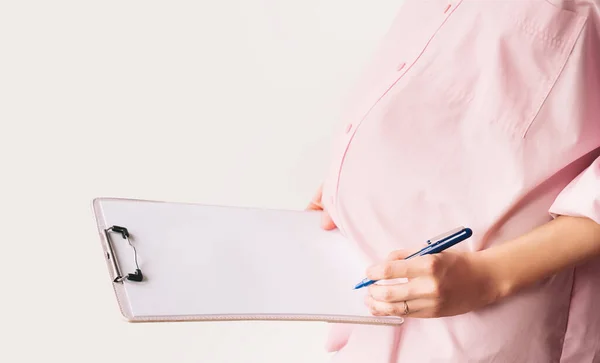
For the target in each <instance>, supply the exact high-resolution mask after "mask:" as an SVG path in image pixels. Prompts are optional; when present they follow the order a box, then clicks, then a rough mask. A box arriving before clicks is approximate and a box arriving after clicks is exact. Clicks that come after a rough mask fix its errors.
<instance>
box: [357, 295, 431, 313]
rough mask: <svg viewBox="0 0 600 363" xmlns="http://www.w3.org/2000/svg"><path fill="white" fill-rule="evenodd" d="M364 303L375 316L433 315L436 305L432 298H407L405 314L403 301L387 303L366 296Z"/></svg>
mask: <svg viewBox="0 0 600 363" xmlns="http://www.w3.org/2000/svg"><path fill="white" fill-rule="evenodd" d="M365 303H366V305H367V307H368V308H369V311H370V312H371V314H373V315H375V316H402V317H406V316H411V317H419V316H430V315H431V316H433V315H434V314H433V311H435V307H436V301H435V300H433V299H416V300H407V301H406V304H407V305H408V314H406V312H405V305H404V302H403V301H402V302H397V303H388V302H383V301H377V300H375V299H373V298H370V297H367V299H366V300H365Z"/></svg>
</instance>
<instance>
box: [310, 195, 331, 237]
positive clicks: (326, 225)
mask: <svg viewBox="0 0 600 363" xmlns="http://www.w3.org/2000/svg"><path fill="white" fill-rule="evenodd" d="M322 197H323V186H320V187H319V189H318V190H317V192H316V193H315V196H314V197H313V199H312V200H311V201H310V203H309V204H308V207H306V209H307V210H320V211H322V217H321V226H322V227H323V229H325V230H332V229H335V228H336V225H335V223H334V222H333V220H332V219H331V217H330V216H329V213H327V211H325V209H324V208H323V203H322V201H321V199H322Z"/></svg>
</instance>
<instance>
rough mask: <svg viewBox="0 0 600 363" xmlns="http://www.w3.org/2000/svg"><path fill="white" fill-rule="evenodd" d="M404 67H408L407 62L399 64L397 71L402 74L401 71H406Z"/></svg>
mask: <svg viewBox="0 0 600 363" xmlns="http://www.w3.org/2000/svg"><path fill="white" fill-rule="evenodd" d="M404 67H406V63H405V62H402V63H400V64H398V67H396V70H397V71H398V72H400V71H401V70H403V69H404Z"/></svg>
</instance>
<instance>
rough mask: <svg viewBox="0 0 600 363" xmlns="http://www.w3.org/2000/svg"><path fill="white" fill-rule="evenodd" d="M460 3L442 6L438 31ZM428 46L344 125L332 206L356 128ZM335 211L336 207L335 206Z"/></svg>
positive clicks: (457, 0)
mask: <svg viewBox="0 0 600 363" xmlns="http://www.w3.org/2000/svg"><path fill="white" fill-rule="evenodd" d="M462 1H463V0H454V1H452V0H449V1H448V3H447V5H446V6H444V8H443V9H442V10H443V16H442V19H440V23H439V24H437V26H438V30H439V27H441V26H442V25H443V24H444V23H445V22H446V20H447V19H448V18H449V17H450V16H451V14H452V13H453V12H454V11H455V10H456V9H457V8H458V6H459V5H460V4H461V3H462ZM436 32H437V30H436V31H434V32H433V35H432V37H433V36H435V33H436ZM428 44H429V42H427V44H425V45H424V48H423V49H422V50H419V51H416V49H415V51H416V53H415V54H411V55H410V56H409V57H408V58H409V59H410V60H409V62H406V61H401V62H399V63H398V64H397V66H396V68H395V70H390V71H391V73H392V74H390V75H389V76H388V77H386V79H387V81H383V82H382V84H381V85H380V86H379V87H375V89H374V90H373V91H372V92H369V94H368V95H367V96H366V100H367V101H366V102H365V107H364V108H363V109H364V110H365V111H364V112H362V114H361V115H360V116H359V117H358V120H357V121H356V122H353V123H348V124H346V126H345V128H344V133H345V135H346V136H345V137H344V141H343V142H342V143H341V145H340V150H339V151H338V154H337V157H336V164H335V165H336V170H335V174H334V178H333V183H332V185H331V197H330V202H331V204H332V205H336V202H337V200H338V194H339V183H340V177H341V172H342V168H343V164H344V159H345V156H346V153H347V151H348V148H349V147H350V143H351V142H352V139H353V138H354V135H355V134H356V132H357V130H358V128H359V127H360V125H361V124H362V123H363V122H364V120H365V119H367V118H368V116H369V114H370V113H371V111H372V110H373V108H374V107H376V106H377V105H378V104H379V102H380V101H381V99H382V98H384V97H385V96H386V95H387V94H388V93H389V91H390V90H391V89H392V88H394V87H395V86H396V84H397V83H398V82H399V81H400V80H401V79H402V78H403V77H404V75H405V74H406V73H407V72H408V70H410V68H411V67H410V66H412V64H413V63H414V62H417V61H418V60H419V58H420V57H421V54H422V51H423V50H424V49H426V48H427V46H428ZM409 63H410V64H409ZM409 65H410V66H409ZM392 67H393V66H392ZM392 69H393V68H392ZM336 209H337V206H336Z"/></svg>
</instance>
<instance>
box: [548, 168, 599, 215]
mask: <svg viewBox="0 0 600 363" xmlns="http://www.w3.org/2000/svg"><path fill="white" fill-rule="evenodd" d="M550 214H551V215H552V216H553V217H556V216H558V215H567V216H573V217H587V218H590V219H592V220H594V221H595V222H596V223H600V157H599V158H597V159H596V160H595V161H594V162H593V163H592V165H590V166H589V167H588V168H587V169H585V170H584V171H583V172H582V173H581V174H579V175H578V176H577V177H576V178H575V179H573V181H572V182H571V183H569V184H568V185H567V186H566V187H565V189H563V190H562V192H560V194H559V195H558V197H557V198H556V200H555V201H554V203H553V204H552V206H551V207H550Z"/></svg>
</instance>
